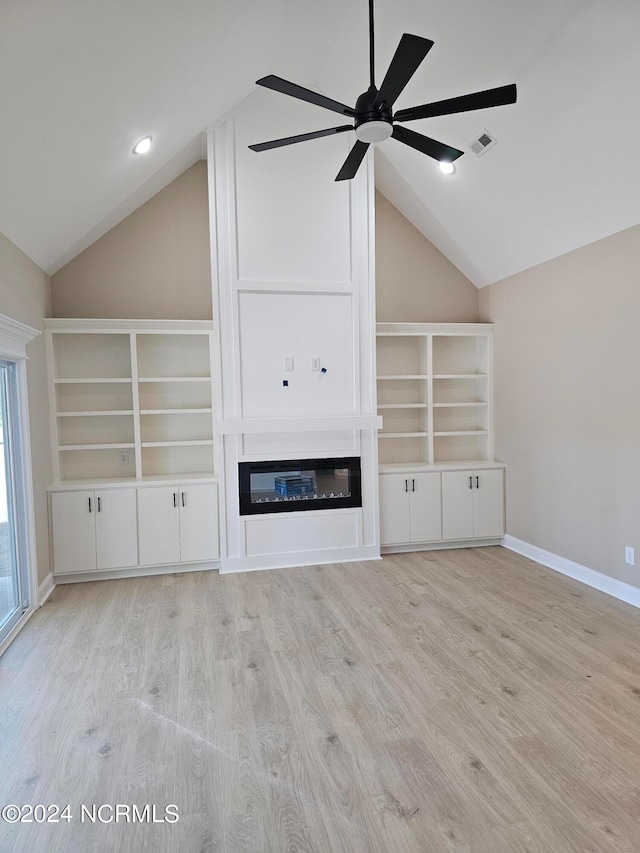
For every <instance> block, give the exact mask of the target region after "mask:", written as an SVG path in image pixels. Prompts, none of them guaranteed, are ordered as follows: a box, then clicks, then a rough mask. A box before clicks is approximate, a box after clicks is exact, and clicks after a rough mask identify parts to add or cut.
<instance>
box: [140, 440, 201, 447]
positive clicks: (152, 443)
mask: <svg viewBox="0 0 640 853" xmlns="http://www.w3.org/2000/svg"><path fill="white" fill-rule="evenodd" d="M212 444H213V439H211V438H203V439H197V440H194V441H143V442H141V445H140V446H141V447H205V446H211V445H212Z"/></svg>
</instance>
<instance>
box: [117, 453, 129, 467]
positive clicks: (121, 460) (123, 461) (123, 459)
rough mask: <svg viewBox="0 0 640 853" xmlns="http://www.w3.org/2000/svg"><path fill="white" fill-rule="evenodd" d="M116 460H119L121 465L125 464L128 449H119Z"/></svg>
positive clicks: (127, 460) (127, 459)
mask: <svg viewBox="0 0 640 853" xmlns="http://www.w3.org/2000/svg"><path fill="white" fill-rule="evenodd" d="M118 460H119V462H120V464H121V465H126V464H127V463H128V462H129V451H128V450H121V451H120V455H119V457H118Z"/></svg>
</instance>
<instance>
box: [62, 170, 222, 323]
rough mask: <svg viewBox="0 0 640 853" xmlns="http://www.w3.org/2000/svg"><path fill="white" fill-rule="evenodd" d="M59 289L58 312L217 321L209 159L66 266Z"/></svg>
mask: <svg viewBox="0 0 640 853" xmlns="http://www.w3.org/2000/svg"><path fill="white" fill-rule="evenodd" d="M51 292H52V302H53V306H52V308H53V316H54V317H100V318H118V319H152V320H210V319H211V272H210V267H209V212H208V196H207V166H206V163H205V162H204V160H200V161H199V162H198V163H195V164H194V165H193V166H191V168H189V169H187V171H186V172H183V174H182V175H180V176H179V177H178V178H176V179H175V180H174V181H172V183H170V184H169V185H168V186H167V187H165V188H164V189H163V190H161V191H160V192H159V193H157V195H155V196H154V197H153V198H151V199H150V200H149V201H148V202H146V203H145V204H143V205H142V206H141V207H139V208H138V209H137V210H136V211H134V212H133V213H132V214H130V215H129V216H127V218H126V219H124V220H123V221H122V222H120V223H119V224H118V225H116V226H115V227H114V228H112V229H111V230H110V231H109V232H107V234H105V235H104V236H103V237H101V238H100V239H99V240H96V242H95V243H93V244H92V245H91V246H89V247H88V248H87V249H85V250H84V251H83V252H81V253H80V254H79V255H77V256H76V257H75V258H74V259H73V260H72V261H69V263H68V264H66V265H65V266H64V267H62V269H60V270H58V272H57V273H55V275H53V276H52V279H51Z"/></svg>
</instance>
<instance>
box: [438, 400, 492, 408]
mask: <svg viewBox="0 0 640 853" xmlns="http://www.w3.org/2000/svg"><path fill="white" fill-rule="evenodd" d="M488 405H489V404H488V403H487V402H486V400H485V401H484V402H482V401H481V400H478V401H476V402H473V403H434V404H433V408H434V409H474V408H477V407H478V406H488Z"/></svg>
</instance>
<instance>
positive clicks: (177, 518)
mask: <svg viewBox="0 0 640 853" xmlns="http://www.w3.org/2000/svg"><path fill="white" fill-rule="evenodd" d="M138 532H139V545H140V564H141V565H143V566H146V565H157V564H163V563H197V562H203V561H205V560H216V559H217V558H218V556H219V546H218V489H217V486H215V485H210V484H189V485H176V486H161V487H151V486H150V487H147V488H142V489H138Z"/></svg>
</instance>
